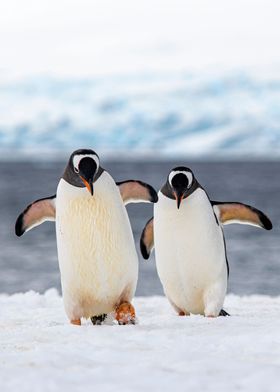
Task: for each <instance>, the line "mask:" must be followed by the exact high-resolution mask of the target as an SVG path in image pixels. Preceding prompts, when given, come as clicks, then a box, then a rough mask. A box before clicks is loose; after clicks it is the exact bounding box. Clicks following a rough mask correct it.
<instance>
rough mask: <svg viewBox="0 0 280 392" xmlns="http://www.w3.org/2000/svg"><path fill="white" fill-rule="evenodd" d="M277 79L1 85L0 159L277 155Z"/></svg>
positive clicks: (213, 76)
mask: <svg viewBox="0 0 280 392" xmlns="http://www.w3.org/2000/svg"><path fill="white" fill-rule="evenodd" d="M279 82H280V75H279V78H278V77H276V76H275V75H274V76H271V77H266V78H261V79H260V78H259V77H258V76H254V75H252V74H246V73H244V72H241V73H225V74H222V75H221V74H217V73H207V74H203V75H202V74H196V73H195V74H189V73H184V72H182V73H179V74H177V73H167V74H165V73H161V74H153V73H151V74H145V75H144V74H138V75H137V74H135V75H134V76H133V75H130V76H122V77H113V76H111V77H107V78H95V79H85V80H83V79H77V80H72V79H69V80H67V79H56V78H50V77H40V78H30V79H24V80H22V81H21V82H20V81H17V82H9V83H2V84H0V100H1V103H2V104H1V106H0V152H1V157H2V159H3V158H7V157H12V158H14V159H16V158H19V157H20V156H21V155H23V154H26V155H28V156H29V157H30V156H32V155H35V156H37V157H42V155H43V156H44V153H45V154H50V153H52V154H58V155H59V156H61V152H63V153H64V154H65V156H67V154H69V153H70V152H71V151H72V150H74V149H76V148H80V147H91V148H93V149H95V150H96V151H97V152H98V153H99V154H101V155H102V157H103V156H106V155H107V156H108V155H109V156H110V157H114V158H116V159H118V158H123V157H125V156H128V157H130V158H133V157H135V158H139V157H143V156H144V157H145V156H149V157H150V158H153V157H157V158H160V157H172V156H183V157H188V158H192V157H200V158H209V157H214V158H228V157H240V156H241V157H243V158H244V157H245V158H248V157H249V158H250V157H251V158H254V157H256V158H275V157H277V158H279V155H280V128H279V124H280V112H279V110H278V102H279V100H280V83H279ZM11 108H12V110H11ZM11 151H12V152H13V153H12V154H11Z"/></svg>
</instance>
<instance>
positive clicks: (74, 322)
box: [70, 319, 81, 325]
mask: <svg viewBox="0 0 280 392" xmlns="http://www.w3.org/2000/svg"><path fill="white" fill-rule="evenodd" d="M70 323H71V324H73V325H81V319H77V320H70Z"/></svg>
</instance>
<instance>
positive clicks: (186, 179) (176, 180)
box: [169, 171, 193, 189]
mask: <svg viewBox="0 0 280 392" xmlns="http://www.w3.org/2000/svg"><path fill="white" fill-rule="evenodd" d="M192 182H193V175H192V173H191V172H186V171H177V172H176V171H175V172H171V173H170V175H169V183H170V185H171V186H172V187H175V188H176V187H184V188H187V189H189V188H190V187H191V186H192Z"/></svg>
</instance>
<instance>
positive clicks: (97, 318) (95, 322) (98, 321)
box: [90, 313, 107, 325]
mask: <svg viewBox="0 0 280 392" xmlns="http://www.w3.org/2000/svg"><path fill="white" fill-rule="evenodd" d="M106 317H107V314H105V313H104V314H100V315H99V316H92V317H91V318H90V321H91V322H92V324H93V325H101V324H102V323H103V321H105V319H106Z"/></svg>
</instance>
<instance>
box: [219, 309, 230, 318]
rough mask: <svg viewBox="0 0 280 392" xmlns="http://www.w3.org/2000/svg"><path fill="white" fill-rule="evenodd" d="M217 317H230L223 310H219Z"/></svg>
mask: <svg viewBox="0 0 280 392" xmlns="http://www.w3.org/2000/svg"><path fill="white" fill-rule="evenodd" d="M219 316H222V317H226V316H230V314H229V313H228V312H226V311H225V310H224V309H221V310H220V313H219Z"/></svg>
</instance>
